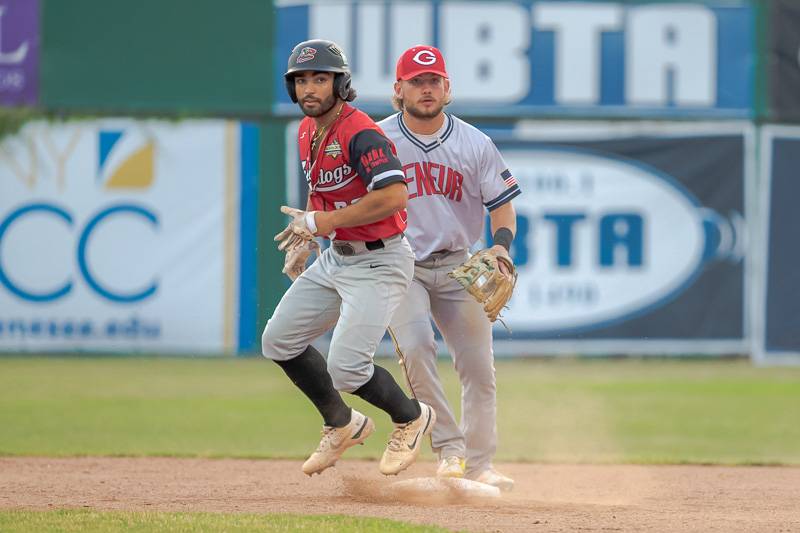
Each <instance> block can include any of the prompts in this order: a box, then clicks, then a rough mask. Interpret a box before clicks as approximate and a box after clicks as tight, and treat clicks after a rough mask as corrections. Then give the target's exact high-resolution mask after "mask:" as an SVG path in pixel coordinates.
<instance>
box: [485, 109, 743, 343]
mask: <svg viewBox="0 0 800 533" xmlns="http://www.w3.org/2000/svg"><path fill="white" fill-rule="evenodd" d="M626 128H627V130H628V131H625V130H626ZM744 128H747V126H744V125H736V126H733V125H731V126H725V125H719V126H713V125H712V126H710V127H703V126H702V125H693V126H691V127H689V126H680V125H675V124H653V125H649V126H648V125H646V124H643V125H637V126H633V125H631V126H624V125H613V124H610V123H609V124H586V125H583V126H581V125H579V124H563V125H558V124H547V123H536V124H528V125H522V126H521V127H517V128H516V129H515V130H514V131H513V132H511V133H508V134H503V133H502V132H496V133H494V137H495V141H496V144H497V146H498V148H499V149H500V151H501V152H502V153H503V156H504V158H505V159H506V162H507V163H508V165H509V168H510V169H511V170H512V173H513V174H514V176H515V177H516V179H517V181H518V183H519V185H520V187H521V189H522V190H523V194H522V195H521V196H519V197H518V198H517V199H515V200H514V206H515V208H516V210H517V214H518V223H517V224H518V225H517V236H516V238H515V241H514V248H513V249H512V255H513V257H514V259H515V264H517V265H518V272H519V280H518V283H517V287H516V290H515V293H514V297H513V299H512V300H511V303H510V309H509V310H508V311H507V312H506V313H505V321H506V323H507V325H508V326H509V328H510V329H511V330H512V331H513V334H509V333H508V332H507V331H505V330H504V329H503V328H502V326H499V325H498V326H497V327H496V328H495V333H496V338H497V339H514V340H522V339H543V340H549V341H554V342H558V343H562V344H569V341H581V342H582V343H585V344H587V345H589V346H591V348H592V349H594V350H597V349H599V347H600V346H602V347H604V349H605V350H610V351H612V352H629V351H630V352H632V353H638V352H641V351H652V350H654V349H655V350H656V351H663V352H673V351H675V350H686V351H689V352H690V353H725V352H734V353H744V352H745V350H746V344H745V339H746V327H745V309H746V306H745V294H746V291H745V261H744V254H745V243H746V242H747V240H746V235H745V233H746V224H747V221H746V217H745V211H746V209H745V188H746V187H745V174H746V168H747V164H748V160H749V157H750V156H749V155H748V149H750V147H752V140H751V139H750V137H751V134H750V133H749V130H747V131H745V129H744ZM589 339H591V341H590V342H589Z"/></svg>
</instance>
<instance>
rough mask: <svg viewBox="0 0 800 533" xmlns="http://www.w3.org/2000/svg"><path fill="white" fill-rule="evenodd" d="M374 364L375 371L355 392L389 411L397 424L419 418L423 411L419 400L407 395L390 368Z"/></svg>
mask: <svg viewBox="0 0 800 533" xmlns="http://www.w3.org/2000/svg"><path fill="white" fill-rule="evenodd" d="M374 366H375V373H374V374H372V377H371V378H370V379H369V381H367V382H366V383H364V384H363V385H361V386H360V387H359V388H358V390H356V391H353V394H355V395H356V396H358V397H360V398H361V399H363V400H365V401H367V402H369V403H371V404H372V405H374V406H375V407H377V408H379V409H383V410H384V411H386V412H387V413H389V416H391V417H392V422H394V423H395V424H405V423H406V422H411V421H412V420H414V419H415V418H418V417H419V415H420V413H421V410H420V408H419V402H417V400H412V399H411V398H409V397H408V396H406V393H405V392H403V389H401V388H400V385H398V384H397V382H396V381H395V380H394V378H393V377H392V375H391V374H390V373H389V371H388V370H386V369H385V368H383V367H380V366H378V365H374Z"/></svg>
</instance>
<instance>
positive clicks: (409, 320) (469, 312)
mask: <svg viewBox="0 0 800 533" xmlns="http://www.w3.org/2000/svg"><path fill="white" fill-rule="evenodd" d="M467 258H468V255H467V252H466V250H462V251H459V252H445V253H436V254H433V255H432V256H431V257H430V258H428V259H426V260H424V261H421V262H417V263H416V265H415V268H414V279H413V280H412V281H411V286H410V287H409V290H408V294H407V295H406V298H405V299H404V300H403V302H402V303H401V304H400V306H399V307H398V308H397V311H395V313H394V316H393V317H392V320H391V322H390V327H391V328H392V332H393V333H394V336H395V339H396V341H397V343H398V346H399V349H400V351H401V352H402V353H403V357H404V360H405V365H406V370H407V372H408V378H409V381H410V382H411V386H412V388H413V389H414V394H415V396H416V398H417V399H418V400H420V401H423V402H425V403H427V404H428V405H430V406H431V407H433V409H434V410H435V411H436V425H435V426H434V428H433V433H432V434H431V443H432V445H433V450H434V452H437V453H438V454H439V457H440V458H444V457H447V456H450V455H457V456H459V457H464V458H465V459H466V463H467V473H468V474H472V473H478V472H481V471H483V470H485V469H486V468H488V467H489V465H490V463H491V460H492V457H493V456H494V454H495V450H496V448H497V422H496V418H497V399H496V384H495V369H494V354H493V351H492V327H491V323H490V322H489V320H488V319H487V318H486V314H485V313H484V312H483V308H482V307H481V305H480V304H479V303H478V302H476V301H475V300H474V299H473V298H472V297H471V296H470V295H469V294H468V293H467V291H465V290H464V288H463V287H462V286H461V285H459V283H458V282H457V281H455V280H453V279H451V278H449V277H448V276H447V274H448V272H450V271H451V270H453V269H454V268H455V267H457V266H458V265H460V264H462V263H463V262H464V261H466V260H467ZM431 316H432V317H433V320H434V322H435V323H436V326H437V327H438V328H439V331H440V332H441V333H442V336H443V337H444V341H445V343H446V345H447V349H448V351H449V352H450V354H451V355H452V357H453V363H454V365H455V369H456V373H457V374H458V377H459V379H460V381H461V387H462V390H461V424H460V425H459V424H457V423H456V420H455V417H454V415H453V411H452V409H450V405H449V404H448V402H447V398H446V396H445V393H444V389H443V388H442V383H441V380H440V379H439V375H438V372H437V369H436V351H437V350H436V341H435V339H434V333H433V327H432V326H431V321H430V318H431Z"/></svg>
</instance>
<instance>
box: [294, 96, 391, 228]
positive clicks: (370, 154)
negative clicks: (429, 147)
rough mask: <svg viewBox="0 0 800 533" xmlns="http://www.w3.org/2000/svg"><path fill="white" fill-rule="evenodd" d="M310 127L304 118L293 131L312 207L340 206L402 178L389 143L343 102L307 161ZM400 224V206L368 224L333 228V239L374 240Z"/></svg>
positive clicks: (313, 126) (370, 122)
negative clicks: (337, 116)
mask: <svg viewBox="0 0 800 533" xmlns="http://www.w3.org/2000/svg"><path fill="white" fill-rule="evenodd" d="M315 129H316V126H315V123H314V120H313V119H311V118H310V117H306V118H304V119H303V120H302V122H300V127H299V129H298V133H297V135H298V137H297V141H298V147H299V150H300V164H301V165H302V167H303V172H304V174H305V177H306V182H307V183H308V187H309V190H310V191H311V208H312V209H313V210H315V211H332V210H334V209H341V208H343V207H347V206H348V205H351V204H354V203H355V202H357V201H358V200H359V199H361V198H362V197H363V196H365V195H366V194H367V193H368V192H369V191H372V190H373V189H380V188H382V187H386V186H387V185H390V184H392V183H404V182H405V176H404V174H403V170H402V168H401V165H400V161H398V159H397V156H396V155H395V154H396V151H395V147H394V145H393V144H392V142H391V141H389V139H387V138H386V136H385V135H384V133H383V131H382V130H381V129H380V128H379V127H378V126H377V125H376V124H375V122H373V121H372V119H370V118H369V117H368V116H367V115H366V114H365V113H363V112H361V111H359V110H358V109H356V108H354V107H351V106H349V105H347V104H344V108H343V109H342V112H341V116H340V117H339V118H338V119H337V120H336V121H335V122H334V123H333V125H332V126H331V129H330V131H328V133H327V134H326V135H325V137H324V138H323V139H322V141H321V144H320V146H321V148H320V149H319V152H318V154H317V158H316V160H314V161H313V163H312V161H311V155H312V154H311V139H312V138H313V136H314V131H315ZM405 228H406V212H405V210H402V211H399V212H397V213H394V214H393V215H391V216H388V217H386V218H384V219H382V220H378V221H377V222H373V223H371V224H364V225H362V226H356V227H352V228H339V229H337V230H336V238H337V239H342V240H348V241H349V240H353V241H374V240H377V239H383V238H386V237H391V236H392V235H396V234H398V233H400V232H401V231H403V230H404V229H405Z"/></svg>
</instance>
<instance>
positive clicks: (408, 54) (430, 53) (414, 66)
mask: <svg viewBox="0 0 800 533" xmlns="http://www.w3.org/2000/svg"><path fill="white" fill-rule="evenodd" d="M426 72H431V73H433V74H438V75H439V76H442V77H444V78H447V77H448V76H447V70H446V69H445V66H444V57H442V53H441V52H440V51H439V49H438V48H435V47H433V46H427V45H424V44H418V45H417V46H412V47H411V48H409V49H408V50H406V51H405V52H403V55H401V56H400V59H398V60H397V79H398V80H410V79H411V78H413V77H414V76H419V75H420V74H424V73H426Z"/></svg>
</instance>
